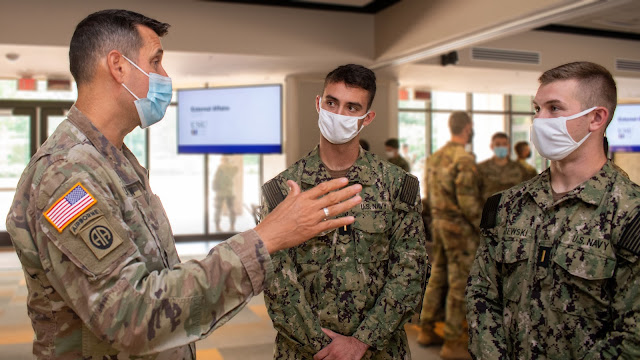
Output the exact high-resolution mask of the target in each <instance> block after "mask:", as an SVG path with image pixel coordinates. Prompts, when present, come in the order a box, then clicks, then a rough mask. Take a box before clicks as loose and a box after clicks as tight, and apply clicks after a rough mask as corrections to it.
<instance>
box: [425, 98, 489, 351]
mask: <svg viewBox="0 0 640 360" xmlns="http://www.w3.org/2000/svg"><path fill="white" fill-rule="evenodd" d="M449 130H450V131H451V141H449V142H448V143H447V144H446V145H445V146H443V147H442V148H441V149H439V150H438V151H436V152H435V153H434V154H433V155H431V156H430V157H429V159H428V162H427V173H426V178H427V179H426V185H427V198H428V203H429V205H430V207H431V229H432V238H433V250H432V254H433V268H432V274H431V279H430V281H429V284H428V285H427V289H426V292H425V294H424V300H423V302H422V304H423V305H422V314H421V324H420V325H421V326H420V333H419V335H418V343H419V344H421V345H423V346H429V345H436V344H442V343H443V342H444V345H443V346H442V349H441V351H440V356H441V357H442V358H443V359H468V358H470V355H469V352H468V351H467V343H468V336H467V332H466V326H465V325H464V323H465V314H466V311H465V300H464V289H465V285H466V279H467V277H468V276H469V270H470V268H471V264H472V263H473V258H474V255H475V251H476V248H477V245H478V241H479V238H478V237H479V230H480V229H479V225H480V215H481V212H482V202H481V201H482V200H481V197H480V178H479V173H478V169H477V167H476V164H475V157H474V155H473V154H471V153H469V152H467V151H466V150H465V145H467V144H469V143H471V139H472V137H473V123H472V121H471V118H470V117H469V115H468V114H467V113H465V112H462V111H456V112H453V113H452V114H451V116H450V117H449ZM443 309H444V313H443ZM443 315H444V321H445V329H444V339H442V338H440V337H439V336H438V335H437V334H436V333H435V332H434V328H435V323H436V321H439V320H443V319H442V317H443Z"/></svg>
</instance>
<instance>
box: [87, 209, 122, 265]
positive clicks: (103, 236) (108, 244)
mask: <svg viewBox="0 0 640 360" xmlns="http://www.w3.org/2000/svg"><path fill="white" fill-rule="evenodd" d="M80 237H81V238H82V240H83V241H84V242H85V244H87V246H88V247H89V249H90V250H91V252H93V254H94V255H95V256H96V257H97V258H98V260H100V259H102V258H103V257H105V256H107V255H108V254H109V253H110V252H112V251H113V250H115V249H116V248H117V247H118V246H120V245H121V244H122V239H121V238H120V236H119V235H118V234H117V233H116V232H115V231H113V230H112V229H111V226H110V225H109V223H107V220H106V219H105V218H104V217H103V216H100V217H99V218H98V219H97V220H95V221H94V222H92V223H90V224H89V225H87V226H85V227H84V228H83V229H82V230H81V231H80Z"/></svg>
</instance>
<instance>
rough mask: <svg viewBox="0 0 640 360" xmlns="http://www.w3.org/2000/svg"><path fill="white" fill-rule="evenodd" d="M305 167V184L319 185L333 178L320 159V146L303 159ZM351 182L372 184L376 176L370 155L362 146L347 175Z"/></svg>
mask: <svg viewBox="0 0 640 360" xmlns="http://www.w3.org/2000/svg"><path fill="white" fill-rule="evenodd" d="M303 161H304V162H305V163H304V169H303V171H302V177H301V181H302V182H303V183H305V184H310V185H317V184H320V183H322V182H325V181H329V180H331V175H330V174H329V170H328V169H327V167H326V165H325V164H324V163H323V162H322V160H321V159H320V152H319V146H317V145H316V147H315V148H314V149H313V150H311V152H310V153H309V154H308V155H307V156H306V157H305V159H304V160H303ZM346 177H347V179H349V183H350V184H351V183H353V184H361V185H372V184H374V182H375V178H374V176H373V174H372V171H371V159H370V155H367V153H366V151H364V149H362V148H360V153H359V155H358V158H357V159H356V161H355V162H354V163H353V165H351V167H350V168H349V171H347V175H346Z"/></svg>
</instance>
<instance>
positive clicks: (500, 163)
mask: <svg viewBox="0 0 640 360" xmlns="http://www.w3.org/2000/svg"><path fill="white" fill-rule="evenodd" d="M491 150H492V151H493V154H494V155H493V157H491V158H490V159H487V160H485V161H483V162H481V163H479V164H478V171H479V172H480V179H481V183H480V184H481V185H480V191H481V196H482V203H483V204H484V202H485V201H487V199H488V198H489V197H490V196H491V195H493V194H495V193H497V192H500V191H502V190H506V189H508V188H510V187H512V186H515V185H518V184H519V183H521V182H523V181H524V180H525V173H524V171H525V170H524V168H522V166H520V164H518V163H517V162H515V161H513V160H511V159H509V136H508V135H507V134H505V133H503V132H497V133H495V134H493V136H492V137H491Z"/></svg>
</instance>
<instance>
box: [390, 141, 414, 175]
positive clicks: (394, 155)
mask: <svg viewBox="0 0 640 360" xmlns="http://www.w3.org/2000/svg"><path fill="white" fill-rule="evenodd" d="M384 149H385V154H386V155H387V161H388V162H390V163H392V164H393V165H396V166H399V167H400V168H401V169H402V170H404V171H406V172H409V171H411V166H409V162H407V160H406V159H405V158H403V157H402V156H401V155H400V143H399V142H398V139H388V140H387V141H385V142H384Z"/></svg>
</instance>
